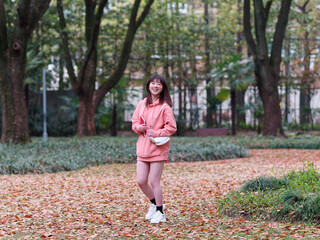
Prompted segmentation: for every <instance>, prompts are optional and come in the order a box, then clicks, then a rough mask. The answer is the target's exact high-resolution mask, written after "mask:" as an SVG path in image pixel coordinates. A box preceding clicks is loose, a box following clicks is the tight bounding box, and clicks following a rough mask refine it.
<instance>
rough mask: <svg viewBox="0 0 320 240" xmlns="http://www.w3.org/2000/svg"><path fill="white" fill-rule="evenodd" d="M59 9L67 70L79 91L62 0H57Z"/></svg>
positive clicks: (72, 82) (75, 88)
mask: <svg viewBox="0 0 320 240" xmlns="http://www.w3.org/2000/svg"><path fill="white" fill-rule="evenodd" d="M57 10H58V15H59V23H60V35H61V38H62V49H63V51H64V54H65V60H66V63H67V64H66V67H67V71H68V74H69V77H70V81H71V84H72V86H73V89H74V90H75V91H76V92H77V93H78V91H79V89H78V82H77V77H76V75H75V72H74V67H73V63H72V56H71V53H70V49H69V40H68V33H67V30H66V27H67V25H66V20H65V17H64V14H63V5H62V0H57Z"/></svg>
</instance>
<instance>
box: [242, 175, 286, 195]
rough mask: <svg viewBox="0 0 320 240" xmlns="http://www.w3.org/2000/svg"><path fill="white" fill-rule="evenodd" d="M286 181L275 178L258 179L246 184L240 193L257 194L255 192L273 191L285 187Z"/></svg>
mask: <svg viewBox="0 0 320 240" xmlns="http://www.w3.org/2000/svg"><path fill="white" fill-rule="evenodd" d="M287 184H288V181H287V180H286V179H277V178H275V177H259V178H256V179H253V180H250V181H248V182H246V183H245V184H244V185H243V186H242V188H241V191H243V192H257V191H274V190H277V189H280V188H282V187H283V186H286V185H287Z"/></svg>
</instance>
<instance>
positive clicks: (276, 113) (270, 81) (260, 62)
mask: <svg viewBox="0 0 320 240" xmlns="http://www.w3.org/2000/svg"><path fill="white" fill-rule="evenodd" d="M291 2H292V0H282V2H281V8H280V12H279V15H278V20H277V24H276V29H275V32H274V35H273V41H272V47H271V54H270V56H269V50H268V44H267V37H266V28H267V19H268V15H269V11H270V8H271V4H272V0H269V1H267V2H266V6H264V5H263V1H262V0H255V1H254V20H255V36H256V40H255V39H254V38H253V36H252V33H251V23H250V0H245V1H244V8H243V13H244V15H243V24H244V35H245V37H246V41H247V44H248V47H249V50H250V54H251V55H252V56H253V58H254V63H255V66H256V70H255V75H256V81H257V86H258V89H259V94H260V97H261V100H262V103H263V109H264V121H263V123H264V128H263V135H264V136H277V135H280V136H285V134H284V131H283V128H282V116H281V109H280V97H279V93H278V83H279V78H280V76H279V75H280V63H281V49H282V44H283V39H284V35H285V30H286V27H287V23H288V17H289V12H290V6H291Z"/></svg>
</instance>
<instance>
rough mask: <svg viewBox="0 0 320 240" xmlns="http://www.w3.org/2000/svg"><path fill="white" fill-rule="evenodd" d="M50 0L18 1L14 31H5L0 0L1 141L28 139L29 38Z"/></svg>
mask: <svg viewBox="0 0 320 240" xmlns="http://www.w3.org/2000/svg"><path fill="white" fill-rule="evenodd" d="M49 4H50V0H41V1H40V0H38V1H37V0H33V1H32V0H29V1H20V2H19V4H18V6H17V16H16V23H15V24H14V31H13V32H12V33H11V34H10V35H9V34H7V31H8V29H7V22H6V13H5V8H4V3H3V1H2V0H0V86H1V87H0V90H1V100H2V101H1V104H2V136H1V141H2V142H13V143H25V142H28V141H31V138H30V135H29V128H28V109H27V105H26V99H25V93H24V78H25V68H26V64H27V47H28V41H29V39H30V38H31V36H32V33H33V31H34V29H35V28H36V26H37V24H38V22H39V21H40V19H41V17H42V16H43V15H44V13H45V12H46V11H47V9H48V7H49Z"/></svg>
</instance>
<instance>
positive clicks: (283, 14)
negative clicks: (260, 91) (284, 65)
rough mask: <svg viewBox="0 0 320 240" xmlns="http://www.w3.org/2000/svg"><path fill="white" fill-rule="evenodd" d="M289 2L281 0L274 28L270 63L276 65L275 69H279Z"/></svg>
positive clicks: (289, 0) (288, 0)
mask: <svg viewBox="0 0 320 240" xmlns="http://www.w3.org/2000/svg"><path fill="white" fill-rule="evenodd" d="M291 2H292V0H282V3H281V9H280V12H279V15H278V21H277V25H276V30H275V32H274V36H273V42H272V49H271V57H270V64H271V66H273V67H275V66H278V67H277V69H276V71H280V69H279V68H280V62H281V49H282V45H283V39H284V35H285V32H286V28H287V24H288V19H289V12H290V6H291Z"/></svg>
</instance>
